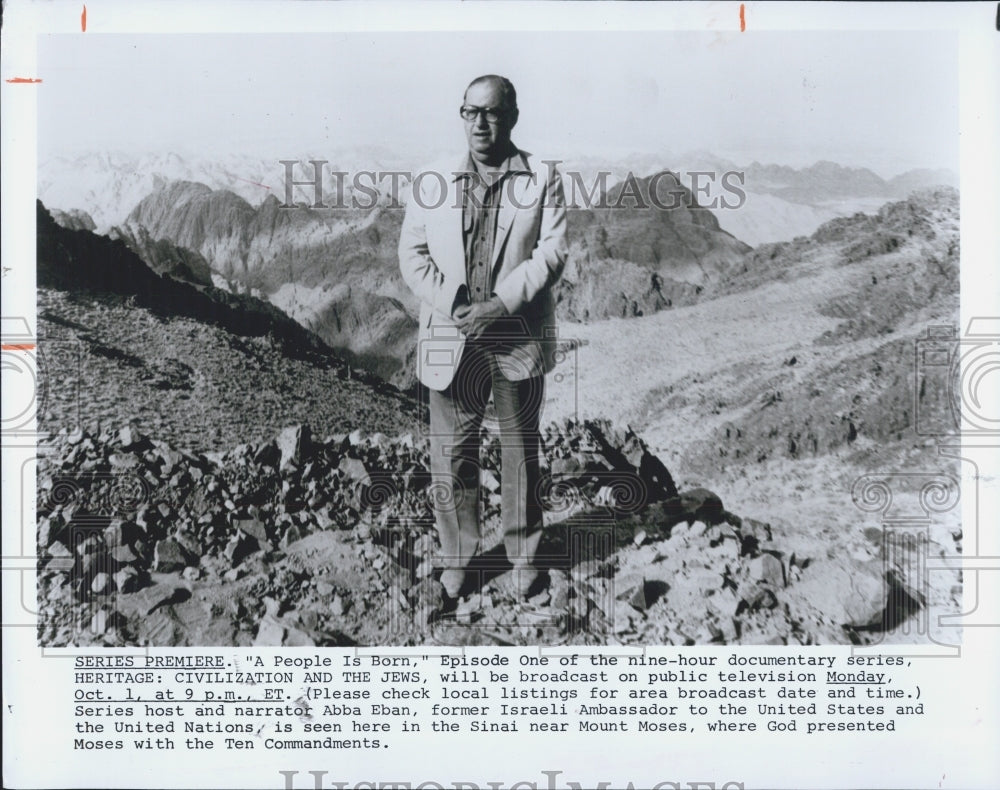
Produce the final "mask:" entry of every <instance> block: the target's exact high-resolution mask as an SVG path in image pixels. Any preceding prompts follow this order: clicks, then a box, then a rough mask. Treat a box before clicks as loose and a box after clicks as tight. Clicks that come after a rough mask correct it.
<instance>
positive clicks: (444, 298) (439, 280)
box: [399, 187, 465, 316]
mask: <svg viewBox="0 0 1000 790" xmlns="http://www.w3.org/2000/svg"><path fill="white" fill-rule="evenodd" d="M418 188H419V187H418ZM436 204H437V201H434V200H431V199H429V197H428V196H427V194H426V193H425V192H423V191H421V194H419V195H418V194H416V193H414V194H411V195H410V198H409V200H408V201H407V204H406V213H405V214H404V216H403V227H402V229H401V230H400V234H399V270H400V273H401V274H402V275H403V282H405V283H406V285H407V287H408V288H409V289H410V290H411V291H413V293H414V294H415V295H416V296H417V298H418V299H420V301H421V302H424V303H425V304H427V305H428V306H430V307H431V308H432V309H433V310H436V311H437V312H439V313H441V314H443V315H447V316H450V315H451V314H452V310H453V308H454V307H455V300H456V296H457V294H458V292H459V289H460V288H461V287H462V286H464V285H465V280H464V279H463V280H460V279H457V278H454V277H446V276H445V275H444V274H443V273H442V272H441V270H440V269H439V268H438V267H437V265H436V264H435V263H434V259H433V258H432V257H431V254H430V250H429V248H428V246H427V219H428V216H429V214H430V211H429V209H428V208H427V206H430V205H436Z"/></svg>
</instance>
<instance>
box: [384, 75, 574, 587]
mask: <svg viewBox="0 0 1000 790" xmlns="http://www.w3.org/2000/svg"><path fill="white" fill-rule="evenodd" d="M459 113H460V115H461V118H462V120H463V121H464V123H465V135H466V138H467V140H468V151H467V152H466V153H464V154H462V156H461V157H459V158H457V159H455V160H451V161H449V162H445V163H442V164H440V165H439V166H438V167H436V168H428V169H427V170H425V171H423V172H422V173H420V174H418V175H417V176H416V177H415V178H414V181H413V184H412V194H411V196H410V200H409V203H408V204H407V208H406V217H405V219H404V220H403V227H402V231H401V235H400V240H399V266H400V270H401V272H402V275H403V279H404V281H405V282H406V284H407V286H409V288H410V289H411V290H412V291H413V293H414V294H416V295H417V296H418V297H419V299H420V326H419V340H418V346H417V355H416V356H417V376H418V378H419V379H420V381H421V383H423V384H425V385H426V386H427V387H428V391H429V404H428V405H429V407H430V431H431V477H432V482H431V487H432V499H433V502H434V511H435V519H436V522H437V529H438V534H439V537H440V540H441V560H442V561H441V563H440V564H441V565H442V566H443V571H442V573H441V584H442V585H443V586H444V592H445V594H446V595H447V596H448V598H449V599H450V600H447V599H446V605H449V604H453V603H454V600H455V599H456V598H457V597H458V596H459V595H460V594H462V593H463V591H468V590H469V587H470V585H471V583H472V580H471V579H467V574H466V571H467V568H468V566H469V562H470V560H471V559H472V557H473V556H474V555H475V554H476V553H477V552H478V551H479V550H480V537H481V535H480V523H479V511H480V508H479V479H480V477H479V446H480V427H481V425H482V421H483V414H484V411H485V408H486V404H487V401H488V400H489V397H490V394H491V392H492V395H493V404H494V409H495V412H496V419H497V421H498V423H499V428H500V441H501V448H502V450H501V459H502V461H501V463H502V468H501V491H500V495H501V519H502V522H503V543H504V548H505V549H506V552H507V558H508V560H509V561H510V563H511V565H512V566H513V570H512V572H511V576H510V584H509V585H508V589H509V591H510V592H512V593H513V594H514V595H515V596H516V597H517V598H518V599H524V598H525V597H527V596H528V595H529V594H531V593H533V592H534V589H535V588H536V587H537V586H539V583H540V579H539V573H538V570H537V568H536V567H535V556H536V553H537V551H538V543H539V539H540V537H541V529H542V509H541V506H540V504H539V498H538V483H539V452H540V444H541V437H540V433H539V412H540V410H541V407H542V403H543V401H544V376H545V374H546V373H548V372H549V371H550V370H551V369H552V367H553V366H554V364H555V359H554V357H555V342H556V327H555V302H554V300H553V296H552V287H553V285H554V284H555V283H556V281H557V280H558V279H559V277H560V276H561V274H562V271H563V266H564V265H565V262H566V206H565V198H564V196H563V187H562V180H561V178H560V176H559V174H558V173H557V172H556V170H555V168H554V167H553V166H552V163H551V162H549V163H546V162H540V161H538V160H536V159H535V158H534V157H533V156H532V155H531V154H528V153H527V152H525V151H521V150H519V149H518V148H517V147H516V146H515V145H514V144H513V143H512V142H511V138H510V135H511V130H512V129H513V128H514V125H515V124H516V123H517V118H518V109H517V94H516V93H515V91H514V86H513V85H512V84H511V82H510V80H508V79H506V78H504V77H498V76H496V75H487V76H483V77H479V78H477V79H475V80H473V81H472V82H471V83H470V84H469V87H468V88H467V89H466V91H465V96H464V100H463V103H462V106H461V108H460V110H459Z"/></svg>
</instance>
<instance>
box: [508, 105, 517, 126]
mask: <svg viewBox="0 0 1000 790" xmlns="http://www.w3.org/2000/svg"><path fill="white" fill-rule="evenodd" d="M518 112H519V111H518V109H517V107H515V108H514V109H513V110H511V113H510V128H511V129H513V128H514V127H515V126H517V118H518Z"/></svg>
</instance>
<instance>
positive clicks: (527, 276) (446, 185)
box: [399, 151, 567, 390]
mask: <svg viewBox="0 0 1000 790" xmlns="http://www.w3.org/2000/svg"><path fill="white" fill-rule="evenodd" d="M521 153H522V155H523V157H524V159H525V162H526V163H527V165H528V170H529V171H530V172H526V173H512V174H511V175H510V176H508V177H507V180H506V181H505V182H504V184H503V185H502V187H501V189H500V203H499V206H498V208H497V212H498V213H497V230H496V241H495V242H494V245H493V261H492V263H493V267H494V272H496V280H495V283H496V284H495V286H494V288H493V293H494V294H496V295H497V296H498V297H499V298H500V300H501V301H502V302H503V303H504V305H505V306H506V308H507V311H508V312H509V313H510V314H511V316H515V317H516V319H517V321H516V322H511V321H510V319H508V320H507V322H505V324H504V326H507V324H508V323H516V324H517V325H518V326H519V327H520V329H519V331H516V332H511V333H510V335H509V337H505V338H504V342H503V343H502V344H501V346H500V348H501V349H502V350H500V351H498V353H497V355H496V359H497V362H498V364H499V367H500V370H501V371H502V372H503V374H504V376H506V377H507V378H508V379H510V380H511V381H519V380H521V379H525V378H528V377H530V376H538V375H541V374H543V373H548V372H549V371H550V370H552V368H553V366H554V365H555V351H556V323H555V302H554V300H553V297H552V286H553V285H554V284H555V282H556V281H557V280H558V279H559V277H560V276H561V275H562V271H563V267H564V266H565V264H566V251H567V247H566V199H565V196H564V194H563V186H562V178H561V176H560V175H559V173H558V171H557V170H556V168H555V166H554V164H546V163H545V162H544V161H539V160H537V159H535V158H534V157H533V156H532V155H531V154H529V153H527V152H524V151H522V152H521ZM467 157H468V154H465V155H463V156H462V157H461V158H459V159H455V160H450V161H446V162H442V163H439V164H437V165H432V166H429V167H427V168H424V169H423V170H422V171H421V172H420V173H418V174H417V175H416V176H415V177H414V180H413V183H412V185H411V187H412V189H411V194H410V196H409V198H408V200H407V206H406V216H405V218H404V219H403V228H402V231H401V233H400V237H399V268H400V271H401V272H402V275H403V280H404V281H405V282H406V284H407V286H409V288H410V290H412V291H413V293H414V294H416V295H417V297H418V298H419V299H420V318H419V320H420V327H419V336H418V341H417V344H418V345H417V355H416V356H417V377H418V378H419V379H420V381H421V382H422V383H423V384H425V385H427V386H428V387H429V388H431V389H434V390H443V389H445V388H446V387H447V386H448V384H449V383H451V380H452V378H453V377H454V374H455V368H456V367H457V365H458V361H459V359H460V358H461V355H462V349H463V347H464V345H465V335H464V334H462V333H461V332H460V331H459V329H458V327H457V326H456V325H455V322H454V321H453V320H452V310H453V309H454V307H455V298H456V295H457V294H458V291H459V288H460V287H461V286H462V285H465V284H466V268H465V241H464V237H463V227H462V189H463V187H462V182H463V181H464V179H463V178H462V177H461V175H462V174H463V173H466V172H467V162H468V159H467Z"/></svg>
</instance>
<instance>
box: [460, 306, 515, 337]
mask: <svg viewBox="0 0 1000 790" xmlns="http://www.w3.org/2000/svg"><path fill="white" fill-rule="evenodd" d="M505 315H507V308H506V307H504V303H503V302H501V301H500V298H499V297H497V296H494V297H493V298H492V299H490V300H489V301H488V302H476V303H475V304H463V305H459V306H458V307H456V308H455V312H454V314H453V316H452V317H453V318H454V319H455V323H456V324H457V325H458V328H459V329H460V330H461V331H462V333H463V334H464V335H465V336H466V337H468V338H469V339H470V340H471V339H473V338H476V337H479V336H480V335H481V334H482V333H483V332H485V331H486V330H487V329H488V328H489V326H490V324H492V323H493V322H494V321H495V320H496V319H498V318H502V317H503V316H505Z"/></svg>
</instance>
